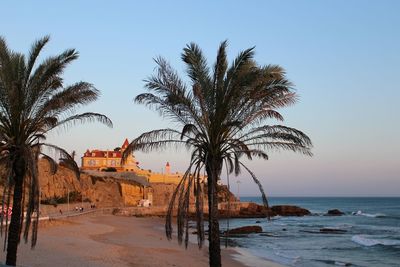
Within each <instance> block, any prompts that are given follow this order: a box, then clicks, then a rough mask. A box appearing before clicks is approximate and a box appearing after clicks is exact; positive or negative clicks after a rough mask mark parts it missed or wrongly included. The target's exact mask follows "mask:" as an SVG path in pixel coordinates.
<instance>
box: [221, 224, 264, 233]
mask: <svg viewBox="0 0 400 267" xmlns="http://www.w3.org/2000/svg"><path fill="white" fill-rule="evenodd" d="M262 231H263V229H262V228H261V227H260V226H257V225H250V226H243V227H239V228H234V229H231V230H229V231H227V232H225V233H227V234H229V235H231V234H232V235H236V234H253V233H261V232H262Z"/></svg>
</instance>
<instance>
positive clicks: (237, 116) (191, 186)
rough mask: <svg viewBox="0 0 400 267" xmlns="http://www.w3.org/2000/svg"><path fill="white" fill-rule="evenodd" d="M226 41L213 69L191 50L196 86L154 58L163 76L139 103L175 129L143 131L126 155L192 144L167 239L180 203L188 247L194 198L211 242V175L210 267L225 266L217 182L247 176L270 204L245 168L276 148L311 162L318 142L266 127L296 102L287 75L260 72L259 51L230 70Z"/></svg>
mask: <svg viewBox="0 0 400 267" xmlns="http://www.w3.org/2000/svg"><path fill="white" fill-rule="evenodd" d="M226 47H227V42H226V41H224V42H222V43H221V45H220V47H219V49H218V53H217V59H216V62H215V64H214V65H213V67H212V69H210V67H209V66H208V64H207V61H206V59H205V57H204V55H203V53H202V51H201V49H200V48H199V47H198V46H197V45H196V44H193V43H191V44H189V45H187V46H186V48H184V50H183V53H182V60H183V61H184V62H185V63H186V66H187V74H188V76H189V78H190V79H189V80H190V83H189V85H187V84H185V83H184V82H183V80H182V79H181V78H180V77H179V76H178V73H177V72H176V71H175V70H174V69H172V67H171V66H170V65H169V63H168V62H167V61H166V60H165V59H163V58H157V59H156V60H155V62H156V64H157V73H156V74H155V75H153V76H151V77H149V78H148V79H147V80H146V81H145V87H146V88H147V89H148V90H149V93H143V94H140V95H138V96H137V97H136V98H135V101H136V103H140V104H145V105H146V106H148V107H150V108H153V109H155V110H156V111H158V112H159V113H160V115H161V116H163V117H164V118H167V119H170V120H172V121H173V122H175V123H176V126H174V127H173V128H167V129H160V130H154V131H150V132H146V133H143V134H142V135H140V136H139V137H137V138H136V139H134V140H133V141H132V142H131V143H130V144H129V146H128V147H127V149H126V150H125V152H124V158H126V157H127V156H128V155H129V154H130V153H132V151H134V150H141V151H144V152H149V151H152V150H157V149H164V148H167V147H169V146H179V145H183V146H186V147H187V148H188V149H189V150H190V152H191V157H190V163H189V166H188V169H187V171H186V172H185V175H184V176H183V178H182V181H181V183H180V184H179V185H178V187H177V188H176V191H175V192H174V194H173V196H172V199H171V202H170V205H169V210H168V215H167V221H166V234H167V237H168V238H171V233H172V227H171V217H172V211H173V208H174V205H175V204H174V203H175V200H176V199H178V210H177V215H178V216H177V228H178V242H179V243H181V242H182V241H183V236H185V245H186V246H187V242H188V219H189V217H188V213H189V206H190V205H189V196H190V194H191V192H194V195H195V207H196V218H197V233H198V244H199V247H201V246H202V243H203V241H204V226H203V195H204V194H203V186H202V183H201V174H202V171H203V170H205V173H206V174H207V181H206V184H207V196H208V215H209V216H208V229H209V260H210V266H213V267H214V266H221V255H220V238H219V223H218V198H217V181H218V180H219V179H220V176H221V172H222V169H223V166H224V165H226V169H227V172H228V173H233V172H234V173H235V174H236V175H238V174H239V173H240V171H241V168H244V169H245V170H246V171H248V172H249V173H250V175H251V177H252V178H253V180H254V181H255V182H256V183H257V185H258V186H259V188H260V190H261V193H262V197H263V201H264V204H265V205H266V206H267V207H268V202H267V199H266V197H265V194H264V191H263V189H262V186H261V183H260V182H259V180H258V179H257V178H256V176H255V175H254V173H253V172H252V171H251V170H250V169H249V168H248V167H247V166H246V165H245V164H244V163H243V162H242V157H243V156H245V157H246V158H247V159H249V160H251V159H253V157H256V158H261V159H265V160H266V159H268V155H267V152H268V151H270V150H281V149H283V150H291V151H294V152H300V153H303V154H305V155H309V156H311V152H310V149H311V147H312V144H311V140H310V139H309V138H308V137H307V135H305V134H304V133H302V132H301V131H299V130H296V129H294V128H289V127H287V126H283V125H273V126H270V125H266V120H268V119H275V120H278V121H283V117H282V115H281V114H280V113H279V112H278V111H277V109H278V108H283V107H286V106H289V105H292V104H294V103H295V102H296V100H297V96H296V94H295V92H294V91H293V87H292V83H290V82H289V81H288V80H287V78H286V76H285V71H284V70H283V69H282V68H281V67H280V66H277V65H266V66H259V65H257V64H256V62H255V61H254V60H253V56H254V47H253V48H250V49H247V50H244V51H242V52H240V53H239V55H238V56H237V58H236V59H235V60H234V61H233V63H232V64H231V65H230V66H228V63H227V56H226Z"/></svg>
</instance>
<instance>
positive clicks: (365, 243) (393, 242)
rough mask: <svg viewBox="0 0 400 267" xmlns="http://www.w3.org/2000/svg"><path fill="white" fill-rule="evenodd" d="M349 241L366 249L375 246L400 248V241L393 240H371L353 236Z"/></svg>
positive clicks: (362, 236) (361, 236)
mask: <svg viewBox="0 0 400 267" xmlns="http://www.w3.org/2000/svg"><path fill="white" fill-rule="evenodd" d="M351 241H353V242H355V243H357V244H359V245H362V246H366V247H372V246H376V245H383V246H400V240H394V239H373V238H369V237H366V236H364V235H354V236H353V237H352V238H351Z"/></svg>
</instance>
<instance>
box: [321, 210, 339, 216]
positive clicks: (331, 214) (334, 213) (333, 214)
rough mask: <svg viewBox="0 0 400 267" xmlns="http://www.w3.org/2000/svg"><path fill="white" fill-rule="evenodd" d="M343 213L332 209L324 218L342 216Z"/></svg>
mask: <svg viewBox="0 0 400 267" xmlns="http://www.w3.org/2000/svg"><path fill="white" fill-rule="evenodd" d="M343 214H344V212H342V211H340V210H338V209H333V210H328V213H327V214H325V215H326V216H342V215H343Z"/></svg>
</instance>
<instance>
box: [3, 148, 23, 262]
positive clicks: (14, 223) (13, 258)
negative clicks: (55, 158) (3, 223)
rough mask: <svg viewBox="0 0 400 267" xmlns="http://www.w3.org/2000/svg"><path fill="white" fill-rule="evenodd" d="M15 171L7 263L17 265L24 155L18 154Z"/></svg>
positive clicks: (14, 166)
mask: <svg viewBox="0 0 400 267" xmlns="http://www.w3.org/2000/svg"><path fill="white" fill-rule="evenodd" d="M13 173H14V175H15V176H14V182H15V184H14V196H13V207H12V214H11V222H10V227H9V233H8V241H7V259H6V264H7V265H11V266H15V265H16V264H17V249H18V244H19V237H20V234H19V233H20V231H21V229H20V228H21V201H22V191H23V190H22V186H23V180H24V176H25V173H26V161H25V159H24V158H23V157H22V156H17V158H16V159H15V162H14V165H13Z"/></svg>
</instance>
